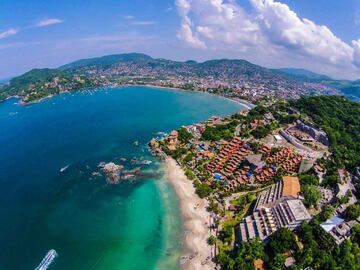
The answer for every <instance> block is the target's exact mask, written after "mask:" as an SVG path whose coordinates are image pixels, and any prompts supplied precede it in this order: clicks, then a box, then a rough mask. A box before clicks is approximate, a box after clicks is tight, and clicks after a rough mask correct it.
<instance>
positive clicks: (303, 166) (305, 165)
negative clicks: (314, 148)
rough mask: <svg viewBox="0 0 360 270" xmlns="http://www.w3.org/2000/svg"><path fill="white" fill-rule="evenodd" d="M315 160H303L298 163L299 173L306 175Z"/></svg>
mask: <svg viewBox="0 0 360 270" xmlns="http://www.w3.org/2000/svg"><path fill="white" fill-rule="evenodd" d="M314 162H315V160H313V159H303V160H302V161H301V163H300V168H299V173H306V172H308V171H309V170H310V169H311V168H312V167H313V166H314Z"/></svg>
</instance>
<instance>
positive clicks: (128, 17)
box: [121, 14, 135, 21]
mask: <svg viewBox="0 0 360 270" xmlns="http://www.w3.org/2000/svg"><path fill="white" fill-rule="evenodd" d="M121 17H122V18H123V19H124V20H128V21H130V20H133V19H135V17H134V16H133V15H131V14H126V15H121Z"/></svg>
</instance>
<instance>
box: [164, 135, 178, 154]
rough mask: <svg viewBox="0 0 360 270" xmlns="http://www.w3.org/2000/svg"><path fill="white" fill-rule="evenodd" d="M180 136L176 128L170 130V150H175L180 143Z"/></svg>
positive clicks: (168, 138)
mask: <svg viewBox="0 0 360 270" xmlns="http://www.w3.org/2000/svg"><path fill="white" fill-rule="evenodd" d="M178 136H179V133H178V132H177V131H176V130H173V131H171V132H170V134H169V136H168V137H167V139H166V140H167V142H168V145H169V146H168V147H169V149H170V150H175V149H176V146H177V144H178Z"/></svg>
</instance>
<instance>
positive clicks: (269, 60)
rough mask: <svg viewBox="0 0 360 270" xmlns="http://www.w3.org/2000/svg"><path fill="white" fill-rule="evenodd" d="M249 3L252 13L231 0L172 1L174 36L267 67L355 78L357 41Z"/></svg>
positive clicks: (271, 3)
mask: <svg viewBox="0 0 360 270" xmlns="http://www.w3.org/2000/svg"><path fill="white" fill-rule="evenodd" d="M248 1H249V2H250V4H251V7H252V9H251V11H245V10H244V9H243V8H242V7H241V6H240V5H239V4H238V3H237V2H236V1H235V0H176V6H177V9H178V13H179V16H180V18H181V25H180V28H179V30H178V37H179V38H180V39H181V40H182V41H184V43H185V44H187V45H188V46H190V47H193V48H197V49H203V50H206V49H207V50H212V51H214V50H216V51H224V52H226V53H227V55H229V54H230V53H231V52H232V55H233V56H234V57H248V58H251V59H252V60H253V61H254V60H255V61H258V62H260V63H262V64H267V65H274V64H275V65H284V63H286V64H290V65H302V67H308V68H317V69H321V70H325V71H328V72H331V73H332V74H334V73H336V69H342V72H344V69H346V71H348V72H350V73H352V74H355V73H356V71H357V68H356V67H355V66H359V67H360V40H358V41H353V42H352V43H351V44H348V43H346V42H344V41H342V40H341V39H340V38H338V37H337V36H336V35H335V34H334V33H333V32H332V31H331V30H330V29H329V28H328V27H327V26H324V25H318V24H316V23H315V22H313V21H311V20H309V19H306V18H300V17H299V16H298V15H297V14H296V13H295V12H294V11H293V10H291V9H290V7H289V6H288V5H286V4H283V3H281V2H279V1H275V0H248ZM329 65H330V66H331V68H329V67H328V66H329ZM330 69H332V71H330Z"/></svg>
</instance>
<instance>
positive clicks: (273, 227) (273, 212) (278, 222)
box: [236, 199, 311, 244]
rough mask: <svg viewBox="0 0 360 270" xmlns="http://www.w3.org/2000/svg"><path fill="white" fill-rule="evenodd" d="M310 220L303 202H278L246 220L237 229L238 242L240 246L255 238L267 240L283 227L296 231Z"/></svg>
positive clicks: (297, 200)
mask: <svg viewBox="0 0 360 270" xmlns="http://www.w3.org/2000/svg"><path fill="white" fill-rule="evenodd" d="M310 219H311V216H310V214H309V213H308V211H307V210H306V208H305V206H304V204H303V202H302V201H301V200H299V199H285V200H278V201H277V202H276V203H275V204H274V205H273V206H272V207H270V208H266V207H263V208H261V209H259V210H258V211H255V212H254V213H253V214H252V215H251V216H247V217H246V218H244V219H243V220H242V221H241V222H240V224H239V225H238V226H237V228H236V240H237V242H238V243H239V244H240V243H241V242H244V241H248V240H249V239H253V238H255V237H259V238H260V239H261V240H265V239H266V238H267V237H268V236H269V235H271V234H272V233H274V232H275V231H277V230H278V229H280V228H282V227H286V228H290V229H294V228H296V227H297V226H299V225H300V224H301V223H302V222H303V221H309V220H310Z"/></svg>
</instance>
